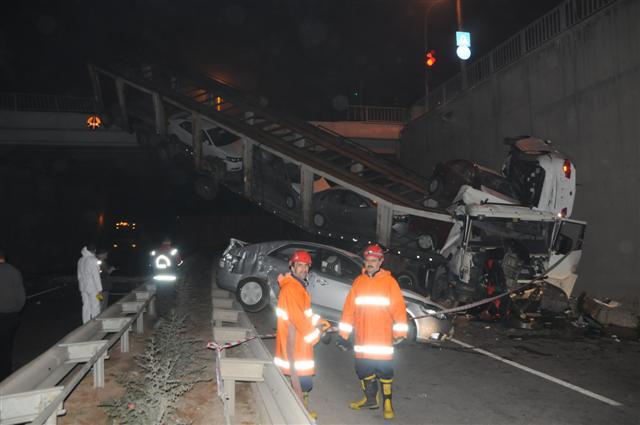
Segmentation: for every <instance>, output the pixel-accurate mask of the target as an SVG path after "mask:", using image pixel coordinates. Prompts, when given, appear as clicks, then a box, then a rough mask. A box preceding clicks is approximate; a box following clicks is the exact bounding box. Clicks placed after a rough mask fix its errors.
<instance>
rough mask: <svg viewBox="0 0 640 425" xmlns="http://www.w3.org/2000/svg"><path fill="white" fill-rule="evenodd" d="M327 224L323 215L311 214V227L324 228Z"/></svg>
mask: <svg viewBox="0 0 640 425" xmlns="http://www.w3.org/2000/svg"><path fill="white" fill-rule="evenodd" d="M325 224H327V220H326V219H325V218H324V215H322V214H320V213H315V214H313V225H314V226H316V227H324V225H325Z"/></svg>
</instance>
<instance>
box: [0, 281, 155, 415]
mask: <svg viewBox="0 0 640 425" xmlns="http://www.w3.org/2000/svg"><path fill="white" fill-rule="evenodd" d="M147 309H148V311H149V314H151V315H155V287H154V285H153V284H145V285H141V286H140V287H138V288H137V289H135V290H134V291H132V292H130V293H129V294H128V295H126V296H125V297H124V298H122V299H121V300H119V301H118V302H116V303H115V304H113V305H112V306H110V307H109V308H107V309H106V310H105V311H104V312H102V313H101V314H100V315H99V316H98V317H96V318H95V319H94V320H91V321H89V322H87V323H85V324H84V325H82V326H80V327H78V328H76V329H75V330H74V331H73V332H71V333H69V334H68V335H67V336H65V337H64V338H63V339H62V340H60V341H59V342H58V343H56V344H55V345H54V346H52V347H51V348H49V349H48V350H47V351H45V352H44V353H42V354H41V355H40V356H38V357H37V358H35V359H34V360H32V361H31V362H29V363H28V364H26V365H25V366H23V367H22V368H20V369H18V370H17V371H16V372H14V373H13V374H12V375H10V376H9V377H8V378H6V379H5V380H4V381H2V382H0V425H10V424H21V423H25V422H30V423H31V424H37V425H39V424H47V425H55V424H56V422H57V416H59V415H64V414H65V410H64V408H63V403H64V400H65V399H66V398H67V397H68V396H69V394H71V392H72V391H73V390H74V389H75V388H76V386H77V385H78V384H79V383H80V381H81V380H82V379H83V378H84V376H85V375H86V374H87V373H88V372H89V371H90V370H91V369H93V386H94V387H95V388H102V387H104V384H105V382H104V360H105V359H106V357H107V352H108V350H109V348H111V347H112V346H113V345H114V344H115V343H116V342H117V341H120V350H121V351H122V352H128V351H129V332H130V331H131V329H132V327H133V324H134V322H135V326H136V333H142V332H143V331H144V328H143V324H144V322H143V318H144V316H143V314H144V312H145V311H147ZM107 338H108V339H107Z"/></svg>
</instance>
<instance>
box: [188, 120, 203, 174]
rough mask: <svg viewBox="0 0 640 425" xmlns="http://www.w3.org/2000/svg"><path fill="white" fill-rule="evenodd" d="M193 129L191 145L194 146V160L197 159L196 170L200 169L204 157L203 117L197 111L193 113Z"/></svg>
mask: <svg viewBox="0 0 640 425" xmlns="http://www.w3.org/2000/svg"><path fill="white" fill-rule="evenodd" d="M191 130H192V131H193V134H192V136H193V138H192V140H191V147H192V148H193V160H194V161H195V167H196V171H199V170H200V160H201V159H202V134H201V133H202V118H200V114H198V113H197V112H193V113H192V114H191Z"/></svg>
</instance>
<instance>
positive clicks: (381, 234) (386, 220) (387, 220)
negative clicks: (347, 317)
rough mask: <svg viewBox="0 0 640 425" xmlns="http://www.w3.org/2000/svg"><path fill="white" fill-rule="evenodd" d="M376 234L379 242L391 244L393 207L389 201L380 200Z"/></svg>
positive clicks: (386, 244)
mask: <svg viewBox="0 0 640 425" xmlns="http://www.w3.org/2000/svg"><path fill="white" fill-rule="evenodd" d="M377 212H378V214H377V221H376V234H377V235H378V242H379V243H381V244H382V245H385V246H389V243H390V242H391V226H392V225H393V207H392V206H391V204H389V203H388V202H378V210H377Z"/></svg>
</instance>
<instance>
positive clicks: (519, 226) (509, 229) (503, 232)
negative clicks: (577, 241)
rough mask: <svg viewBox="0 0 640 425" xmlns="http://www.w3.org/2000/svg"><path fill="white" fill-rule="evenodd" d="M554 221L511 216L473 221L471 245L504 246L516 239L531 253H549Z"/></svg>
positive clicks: (470, 234)
mask: <svg viewBox="0 0 640 425" xmlns="http://www.w3.org/2000/svg"><path fill="white" fill-rule="evenodd" d="M553 226H554V222H552V221H526V220H513V219H510V218H486V217H485V218H483V219H474V220H473V221H472V222H471V232H470V233H469V241H468V242H469V246H471V247H488V248H489V247H495V246H504V245H505V243H506V242H507V241H514V242H517V243H518V244H519V245H521V246H522V247H523V248H525V249H526V250H527V251H528V252H529V253H531V254H534V253H538V254H541V253H547V252H548V251H549V247H550V245H551V237H552V234H553Z"/></svg>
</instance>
